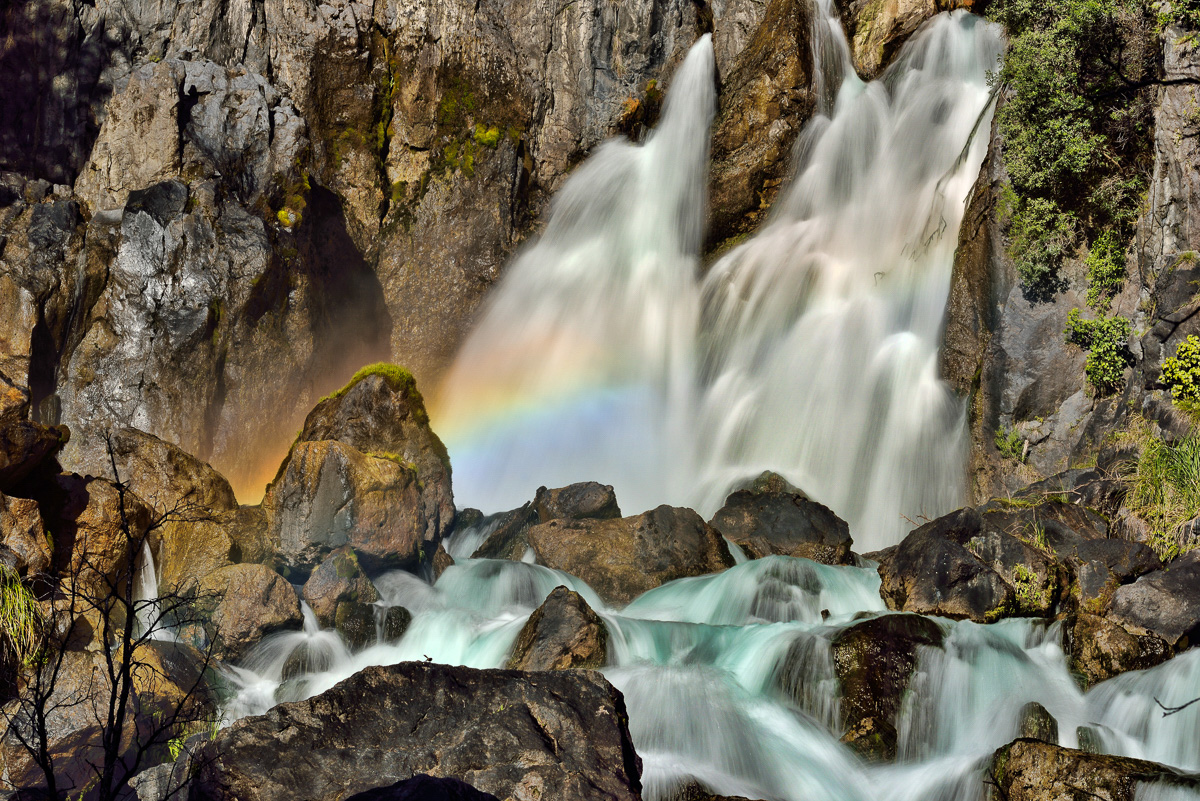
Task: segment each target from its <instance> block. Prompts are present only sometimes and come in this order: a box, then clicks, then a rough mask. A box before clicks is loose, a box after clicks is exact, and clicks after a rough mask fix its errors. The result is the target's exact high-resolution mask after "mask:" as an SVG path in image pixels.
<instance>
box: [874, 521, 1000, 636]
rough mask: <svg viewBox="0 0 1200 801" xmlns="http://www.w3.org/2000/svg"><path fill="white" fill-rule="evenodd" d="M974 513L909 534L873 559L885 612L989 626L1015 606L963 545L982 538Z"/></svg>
mask: <svg viewBox="0 0 1200 801" xmlns="http://www.w3.org/2000/svg"><path fill="white" fill-rule="evenodd" d="M982 528H983V525H982V520H981V519H980V516H979V513H978V512H977V511H975V510H974V509H971V508H967V509H961V510H959V511H957V512H953V513H951V514H948V515H946V516H945V517H940V518H938V519H937V520H934V521H932V522H930V523H926V524H925V525H923V526H921V527H920V528H918V529H916V530H915V531H913V532H912V533H910V534H909V535H908V536H907V537H905V538H904V540H903V541H902V542H901V543H900V544H899V545H896V546H894V547H893V548H889V549H887V550H886V551H882V552H879V553H878V554H876V556H878V557H880V558H881V560H882V561H880V564H879V568H878V569H879V575H880V578H881V579H882V584H881V586H880V592H881V594H882V595H883V599H884V601H886V602H887V605H888V608H889V609H896V610H902V611H905V612H917V613H919V614H926V615H940V616H942V617H950V618H970V619H972V620H975V621H979V622H984V621H991V620H994V619H995V618H997V617H998V616H1000V615H1001V614H1003V613H1004V611H1005V610H1007V609H1009V608H1011V607H1012V606H1013V605H1014V604H1015V601H1016V597H1015V594H1014V592H1013V589H1012V587H1010V586H1009V585H1008V584H1007V583H1006V582H1005V581H1004V580H1003V579H1002V578H1001V577H1000V576H999V575H998V574H997V573H996V572H995V571H994V570H992V569H991V568H990V567H989V566H988V565H987V564H985V563H984V562H983V561H982V560H981V559H980V558H979V557H978V556H976V555H975V554H974V553H972V552H971V551H970V550H969V549H968V548H967V547H965V545H963V544H962V543H966V542H969V541H970V540H971V539H972V538H974V537H976V536H978V535H979V534H980V533H981V532H982Z"/></svg>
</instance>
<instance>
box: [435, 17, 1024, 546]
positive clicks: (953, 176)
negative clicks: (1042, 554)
mask: <svg viewBox="0 0 1200 801" xmlns="http://www.w3.org/2000/svg"><path fill="white" fill-rule="evenodd" d="M816 16H817V20H816V23H815V25H814V37H813V38H814V41H815V44H816V51H817V58H818V65H817V66H818V75H819V76H820V80H819V81H818V84H819V86H818V87H817V93H818V94H819V95H820V96H821V97H822V101H821V104H820V110H821V113H819V114H818V115H817V116H815V117H814V118H813V119H812V120H811V121H810V122H809V123H808V124H807V125H806V127H805V128H804V130H803V132H802V133H801V135H800V137H799V141H798V142H797V145H796V152H795V154H794V159H793V161H794V165H793V166H794V169H795V173H796V177H795V179H794V180H792V181H791V183H790V185H789V187H788V188H787V189H786V190H785V191H784V192H782V193H781V195H780V196H779V198H778V199H777V201H776V203H775V206H774V209H773V210H772V215H773V216H772V218H771V221H770V222H769V224H768V225H766V226H765V227H764V228H763V229H762V230H761V231H760V232H759V233H758V234H757V235H756V236H754V237H753V238H752V239H750V240H749V241H747V242H746V243H744V244H743V245H741V246H740V247H738V248H737V249H735V250H734V251H732V252H731V253H729V254H728V255H727V256H726V257H725V258H723V259H721V260H720V261H719V262H718V263H717V264H715V265H714V266H713V267H712V268H711V269H710V270H709V271H708V272H707V274H705V275H703V276H702V275H701V270H700V260H699V255H700V243H701V239H702V231H703V223H704V209H705V204H704V198H705V193H704V185H705V184H704V182H705V180H706V177H707V170H708V152H707V151H708V130H709V123H710V121H711V119H712V112H713V102H714V99H713V76H712V71H713V66H712V51H711V47H710V45H709V43H708V42H707V40H703V41H702V42H701V43H699V44H697V45H696V46H695V47H694V48H693V50H692V52H691V54H690V55H689V56H688V59H687V61H686V63H685V64H684V66H683V67H682V68H681V70H680V72H679V74H678V75H677V77H676V79H675V81H674V82H673V83H672V85H671V87H670V91H669V93H668V98H667V105H666V108H665V110H664V115H663V119H662V122H661V124H660V125H659V126H658V128H657V129H656V130H655V132H654V133H653V135H652V136H651V137H650V138H649V140H648V141H647V142H646V143H645V145H644V146H641V147H637V146H634V145H631V144H629V143H627V142H624V141H615V142H609V143H606V144H605V145H603V146H602V147H600V148H599V149H598V150H597V151H596V153H595V154H594V155H593V156H592V157H591V158H590V159H589V160H588V161H587V162H586V163H585V164H584V165H583V166H582V167H580V169H579V170H578V171H577V172H576V174H575V175H574V176H573V177H572V178H571V180H570V181H568V182H567V184H566V186H565V187H564V189H563V190H562V192H561V194H560V196H559V197H558V198H557V201H556V204H555V207H554V213H553V216H552V218H551V220H550V223H549V225H548V227H547V230H546V232H545V234H544V235H543V236H542V237H541V239H540V240H539V241H538V242H537V244H536V245H535V246H534V247H532V248H531V249H530V250H528V251H527V252H526V253H524V254H523V255H522V256H521V257H520V258H519V259H518V260H517V261H516V263H514V264H513V265H512V267H510V269H509V271H508V273H507V275H506V277H505V279H504V281H503V282H502V284H501V285H500V287H499V288H498V290H497V292H496V293H495V295H494V298H493V299H492V301H491V304H490V306H489V307H488V309H487V311H486V313H485V315H484V316H483V319H482V321H481V322H480V323H479V325H478V327H477V328H476V330H475V331H474V332H473V334H472V336H471V337H470V338H469V339H468V341H467V342H466V344H465V345H464V346H463V348H462V351H461V353H460V355H459V357H458V359H457V361H456V362H455V364H454V366H453V368H452V369H451V371H450V373H449V376H448V378H447V380H446V382H445V385H444V386H443V387H442V390H441V392H440V400H439V403H438V404H437V406H436V408H435V420H434V422H435V427H436V428H437V430H438V431H439V432H442V433H443V436H444V438H445V439H446V441H447V445H448V447H449V449H450V452H451V458H452V462H453V464H454V467H455V496H456V499H458V500H459V502H460V504H461V505H464V506H477V507H479V508H482V509H491V510H495V509H505V508H513V507H516V506H519V505H520V504H521V503H522V502H524V501H525V500H528V499H529V498H531V497H532V496H533V492H534V490H535V489H536V487H537V486H539V485H543V484H544V485H547V486H563V485H566V484H568V483H571V482H574V481H584V480H594V481H601V482H605V483H611V484H613V485H614V486H615V488H616V490H617V494H618V497H620V498H621V499H622V502H623V503H625V504H627V506H628V508H629V510H631V511H640V510H642V509H646V508H651V507H653V506H657V505H658V504H661V503H664V502H665V503H673V504H677V505H686V506H691V507H693V508H696V509H698V510H699V511H700V512H701V513H702V514H710V513H712V512H713V511H715V510H716V508H717V507H718V506H719V505H720V503H721V501H722V500H723V499H724V497H725V495H726V494H727V491H728V490H729V488H730V487H731V486H732V485H734V484H735V483H737V482H738V481H739V480H741V479H744V478H745V477H747V476H750V475H756V474H757V473H759V472H761V471H762V470H764V469H772V470H775V471H777V472H780V473H782V474H783V475H785V476H787V477H788V478H789V479H790V480H791V481H792V482H793V483H795V484H797V485H798V486H800V487H801V488H803V489H804V490H805V491H806V492H807V493H809V494H810V495H811V496H813V497H814V498H816V499H817V500H820V501H822V502H823V503H825V504H827V505H829V506H831V507H832V508H833V509H834V511H836V512H837V513H838V514H839V515H841V516H842V517H843V518H845V519H846V520H847V521H848V522H849V523H850V526H851V532H852V534H853V535H854V538H855V541H856V543H857V544H858V549H859V550H860V551H869V550H873V549H875V548H879V547H884V546H886V545H889V544H891V543H893V542H895V541H897V540H898V539H899V538H900V537H901V536H902V535H903V533H904V532H905V531H907V530H908V528H909V527H910V526H911V523H910V522H909V521H911V520H916V519H918V518H919V517H921V516H927V517H933V516H936V515H938V514H941V513H944V512H947V511H950V510H951V509H953V508H955V507H956V506H958V505H960V502H961V501H962V500H963V497H964V487H963V480H962V475H963V473H964V471H963V469H962V465H963V464H964V456H965V450H964V448H965V445H964V438H963V433H962V432H963V425H962V410H961V408H960V407H959V404H958V403H957V402H956V401H955V400H954V398H953V397H952V396H951V394H950V393H949V392H948V391H947V390H946V388H945V387H944V386H943V384H942V383H941V382H940V381H939V380H938V377H937V347H938V342H939V334H940V327H941V320H942V314H943V310H944V307H945V302H946V296H947V292H948V287H949V279H950V270H951V264H952V260H953V252H954V248H955V245H956V242H957V230H958V225H959V222H960V220H961V217H962V213H963V208H964V202H965V199H966V197H967V193H968V192H969V190H970V187H971V185H972V183H973V182H974V179H975V176H976V175H977V173H978V169H979V165H980V162H981V161H982V158H983V155H984V152H985V150H986V147H987V142H986V139H987V137H986V131H987V119H988V118H989V116H990V113H991V112H990V94H989V90H988V88H987V85H986V73H987V71H988V70H989V69H994V68H995V65H996V58H997V56H998V54H999V52H1000V49H1001V41H1000V37H999V35H998V33H997V31H996V29H995V28H994V27H993V26H991V25H988V24H985V23H984V22H982V21H981V20H979V19H978V18H976V17H972V16H970V15H968V14H966V13H959V14H955V15H943V16H941V17H938V18H936V19H935V20H933V21H932V22H930V23H929V24H928V25H926V26H925V28H924V29H923V30H922V31H921V32H920V33H919V34H918V35H917V36H916V37H914V40H913V41H912V42H910V43H909V45H908V46H906V48H905V50H904V52H903V55H902V56H901V57H900V58H899V59H898V62H897V63H896V64H895V65H893V66H892V67H891V68H890V69H889V70H888V72H887V74H886V76H885V77H884V78H883V79H882V80H880V81H877V82H874V83H871V84H864V83H863V82H862V81H860V80H859V79H858V78H857V77H856V76H855V73H854V71H853V69H852V68H851V67H850V62H849V55H848V52H847V49H846V44H845V40H844V38H843V35H842V32H841V25H840V23H839V22H837V21H836V18H835V17H834V16H833V15H832V13H831V8H830V7H829V4H828V2H825V3H824V5H822V7H821V13H820V14H818V15H816ZM977 130H982V131H984V133H985V135H983V136H974V137H972V132H973V131H977Z"/></svg>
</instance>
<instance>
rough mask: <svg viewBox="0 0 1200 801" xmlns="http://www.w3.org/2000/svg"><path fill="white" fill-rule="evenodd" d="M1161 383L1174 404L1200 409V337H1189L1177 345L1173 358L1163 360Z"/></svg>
mask: <svg viewBox="0 0 1200 801" xmlns="http://www.w3.org/2000/svg"><path fill="white" fill-rule="evenodd" d="M1162 382H1163V384H1165V385H1166V386H1167V389H1169V390H1171V399H1172V400H1173V401H1175V403H1177V404H1179V405H1181V406H1184V407H1185V408H1190V409H1196V408H1200V337H1197V336H1196V335H1195V334H1193V335H1191V336H1189V337H1188V338H1187V339H1185V340H1184V341H1183V342H1181V343H1179V347H1178V348H1176V349H1175V355H1174V356H1172V357H1170V358H1167V359H1163V363H1162Z"/></svg>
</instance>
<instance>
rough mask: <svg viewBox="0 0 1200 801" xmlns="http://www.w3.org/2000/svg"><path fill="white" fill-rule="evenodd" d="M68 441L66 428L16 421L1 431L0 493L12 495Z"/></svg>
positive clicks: (68, 435)
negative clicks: (10, 493) (24, 480)
mask: <svg viewBox="0 0 1200 801" xmlns="http://www.w3.org/2000/svg"><path fill="white" fill-rule="evenodd" d="M69 437H70V434H69V432H67V430H66V429H65V428H50V427H48V426H43V425H40V424H38V423H30V422H27V421H24V420H22V421H19V422H16V423H10V424H9V425H6V426H4V427H2V428H0V492H9V491H12V490H13V489H14V488H15V487H17V485H19V484H20V483H21V481H22V480H23V479H24V478H25V477H26V476H28V475H29V474H30V473H32V472H33V471H35V470H37V469H38V468H40V467H41V466H42V465H43V464H45V463H46V462H47V461H48V460H49V459H51V458H52V457H53V456H54V454H56V453H57V452H58V450H59V448H61V447H62V446H63V444H64V443H65V442H66V441H67V440H68V438H69Z"/></svg>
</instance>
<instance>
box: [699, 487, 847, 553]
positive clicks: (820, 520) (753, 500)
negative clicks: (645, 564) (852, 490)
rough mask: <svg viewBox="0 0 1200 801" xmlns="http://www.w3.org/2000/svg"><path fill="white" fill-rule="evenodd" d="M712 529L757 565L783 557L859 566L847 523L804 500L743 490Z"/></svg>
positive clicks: (792, 495)
mask: <svg viewBox="0 0 1200 801" xmlns="http://www.w3.org/2000/svg"><path fill="white" fill-rule="evenodd" d="M709 525H711V526H712V527H713V528H715V529H716V530H717V531H719V532H721V533H722V534H723V535H725V536H726V537H727V538H728V539H729V540H731V541H733V542H735V543H737V544H738V545H739V546H740V547H741V549H742V550H743V551H745V552H746V555H747V556H749V557H751V558H753V559H759V558H761V557H763V556H770V555H771V554H779V555H782V556H798V557H803V558H805V559H812V560H813V561H814V562H822V563H824V564H827V565H848V564H853V557H852V556H851V554H850V546H851V545H852V544H853V543H852V542H851V539H850V527H849V526H848V525H846V521H844V520H842V519H841V518H840V517H838V516H837V515H835V514H834V513H833V511H832V510H830V509H829V508H828V507H825V506H822V505H821V504H819V503H817V502H816V501H810V500H809V499H808V498H806V497H805V496H804V495H801V494H797V493H789V492H754V491H752V490H740V491H738V492H735V493H733V494H732V495H730V496H729V497H728V498H726V499H725V505H724V506H722V507H721V509H720V510H719V511H718V512H717V513H716V514H715V515H714V516H713V519H712V520H710V521H709Z"/></svg>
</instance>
